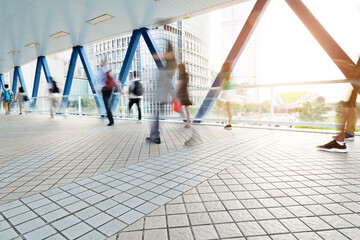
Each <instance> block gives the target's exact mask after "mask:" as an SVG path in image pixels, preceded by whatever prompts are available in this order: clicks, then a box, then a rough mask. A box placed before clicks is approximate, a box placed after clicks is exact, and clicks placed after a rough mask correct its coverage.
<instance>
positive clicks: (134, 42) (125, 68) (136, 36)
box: [111, 29, 141, 111]
mask: <svg viewBox="0 0 360 240" xmlns="http://www.w3.org/2000/svg"><path fill="white" fill-rule="evenodd" d="M140 36H141V32H140V30H138V29H137V30H134V31H133V33H132V35H131V39H130V43H129V46H128V49H127V51H126V55H125V59H124V62H123V65H122V67H121V70H120V74H119V81H120V83H121V88H122V89H123V88H124V85H125V82H126V79H127V76H128V74H129V71H130V67H131V64H132V62H133V60H134V56H135V52H136V48H137V46H138V44H139V40H140ZM115 92H118V90H117V89H116V90H115ZM118 103H119V95H113V97H112V99H111V108H112V110H113V111H115V110H116V107H117V105H118Z"/></svg>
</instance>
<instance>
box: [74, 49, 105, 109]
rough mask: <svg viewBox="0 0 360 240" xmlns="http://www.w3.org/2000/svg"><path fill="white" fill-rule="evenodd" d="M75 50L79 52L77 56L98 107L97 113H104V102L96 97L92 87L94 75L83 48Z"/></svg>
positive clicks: (93, 86)
mask: <svg viewBox="0 0 360 240" xmlns="http://www.w3.org/2000/svg"><path fill="white" fill-rule="evenodd" d="M77 49H78V51H79V56H80V59H81V62H82V64H83V66H84V70H85V73H86V76H87V79H88V81H89V85H90V87H91V91H92V93H93V94H94V98H95V102H96V105H97V106H98V109H99V112H100V113H101V112H105V105H104V101H103V100H102V99H101V98H100V96H98V95H96V90H95V85H94V81H95V78H94V74H93V72H92V70H91V66H90V63H89V61H88V59H87V56H86V53H85V50H84V47H83V46H78V47H77Z"/></svg>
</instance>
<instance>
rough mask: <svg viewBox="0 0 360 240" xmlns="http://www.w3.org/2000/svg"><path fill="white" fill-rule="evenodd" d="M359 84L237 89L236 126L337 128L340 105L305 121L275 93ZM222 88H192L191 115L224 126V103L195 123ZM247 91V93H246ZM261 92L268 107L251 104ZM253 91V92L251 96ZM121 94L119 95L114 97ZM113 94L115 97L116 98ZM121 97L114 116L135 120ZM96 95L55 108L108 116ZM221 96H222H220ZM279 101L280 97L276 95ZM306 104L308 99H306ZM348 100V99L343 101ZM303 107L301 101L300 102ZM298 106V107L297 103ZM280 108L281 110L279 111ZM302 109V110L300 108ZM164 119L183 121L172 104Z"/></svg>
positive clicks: (148, 111)
mask: <svg viewBox="0 0 360 240" xmlns="http://www.w3.org/2000/svg"><path fill="white" fill-rule="evenodd" d="M356 81H357V80H346V79H340V80H329V81H310V82H294V83H271V84H246V83H244V84H239V85H237V86H235V87H234V91H235V92H236V91H242V92H241V93H240V94H235V96H234V104H233V112H234V116H233V121H232V122H233V123H234V124H242V125H250V126H259V125H260V126H287V127H298V126H301V127H309V128H336V124H337V119H338V116H337V105H336V104H335V103H332V104H328V105H327V110H326V111H325V112H324V113H323V114H322V119H321V120H317V121H311V119H310V120H304V119H301V118H300V117H299V113H298V112H296V111H294V106H293V105H294V104H291V103H289V104H285V105H288V106H292V108H289V109H286V108H284V107H282V109H281V110H276V109H280V107H279V103H277V102H276V101H275V100H276V97H275V95H274V92H275V91H276V90H277V89H279V88H283V87H296V86H300V85H309V86H310V85H321V86H324V88H326V85H327V86H329V85H330V84H348V83H350V82H356ZM218 89H220V88H218V87H217V88H189V95H190V98H191V100H192V102H193V105H192V106H190V112H191V116H192V120H195V121H202V122H206V123H225V122H226V121H227V113H226V110H225V109H224V107H225V106H224V105H223V103H222V102H221V101H217V102H216V103H215V104H214V106H213V107H212V109H211V111H210V113H209V115H208V116H207V117H206V118H202V119H194V117H195V115H196V113H197V111H198V109H199V108H200V105H201V103H202V102H203V100H204V99H205V97H206V95H207V93H208V91H209V90H218ZM244 89H246V91H245V93H244ZM259 89H263V90H264V89H266V90H265V91H268V96H269V98H268V100H267V102H268V104H263V103H256V102H254V101H251V99H254V98H253V97H251V96H252V94H254V91H255V92H256V91H259ZM252 91H253V92H252ZM115 94H118V93H115ZM115 94H114V95H115ZM118 95H119V103H118V105H117V107H116V111H115V112H114V116H115V117H119V118H136V117H137V108H136V107H133V108H132V110H131V111H130V112H129V111H128V95H127V94H125V95H120V94H118ZM94 96H96V95H93V94H89V95H68V96H64V97H67V98H68V103H67V106H64V107H61V106H60V103H61V99H59V101H58V103H59V104H58V107H57V108H55V111H56V113H58V114H70V115H93V116H100V115H105V114H106V113H105V112H99V110H98V108H97V105H96V102H95V99H94ZM220 96H221V95H220ZM277 97H278V98H279V95H277ZM35 99H36V105H35V108H34V109H33V110H32V111H31V112H34V113H49V109H50V101H49V97H48V96H45V97H37V98H31V99H30V102H31V101H34V100H35ZM304 99H305V100H304V102H303V103H305V101H306V99H308V100H309V99H310V97H309V98H304ZM168 100H169V101H168V102H171V97H170V96H169V99H168ZM344 100H345V99H344ZM140 103H141V109H142V117H143V118H145V119H146V118H151V117H152V116H153V114H154V107H155V102H154V100H153V92H149V91H145V92H144V95H143V99H142V101H141V102H140ZM300 103H301V101H300ZM297 104H299V103H297ZM277 107H278V108H277ZM298 107H299V108H301V106H300V105H299V106H298ZM13 110H14V111H18V105H17V104H15V107H14V108H13ZM161 117H162V118H163V119H173V120H179V121H182V120H183V118H182V117H181V116H180V114H179V113H176V112H174V111H173V109H172V107H171V105H170V104H167V105H166V106H165V108H164V112H163V113H162V116H161Z"/></svg>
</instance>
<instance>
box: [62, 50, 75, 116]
mask: <svg viewBox="0 0 360 240" xmlns="http://www.w3.org/2000/svg"><path fill="white" fill-rule="evenodd" d="M78 55H79V52H78V50H77V48H76V47H73V51H72V53H71V57H70V63H69V69H68V73H67V76H66V80H65V86H64V91H63V98H62V101H61V110H60V112H62V111H63V110H65V109H66V107H67V103H68V101H69V97H68V96H69V94H70V90H71V85H72V81H73V78H74V72H75V66H76V60H77V57H78Z"/></svg>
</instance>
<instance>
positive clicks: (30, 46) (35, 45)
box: [25, 42, 40, 48]
mask: <svg viewBox="0 0 360 240" xmlns="http://www.w3.org/2000/svg"><path fill="white" fill-rule="evenodd" d="M39 45H40V43H36V42H33V43H29V44H28V45H25V47H29V48H34V47H37V46H39Z"/></svg>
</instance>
